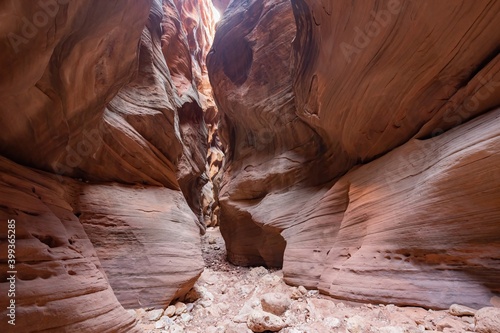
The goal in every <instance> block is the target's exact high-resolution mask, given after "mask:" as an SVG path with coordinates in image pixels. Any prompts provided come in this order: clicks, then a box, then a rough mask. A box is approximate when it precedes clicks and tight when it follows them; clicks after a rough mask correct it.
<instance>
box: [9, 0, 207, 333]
mask: <svg viewBox="0 0 500 333" xmlns="http://www.w3.org/2000/svg"><path fill="white" fill-rule="evenodd" d="M209 4H210V3H209V2H208V1H172V0H165V1H159V0H141V1H128V0H120V1H106V2H101V1H86V2H81V3H80V2H72V1H71V2H68V1H56V0H54V1H51V0H46V1H40V2H36V3H34V2H32V1H16V2H8V3H5V4H3V5H2V8H1V11H2V13H1V15H2V18H3V19H2V22H1V23H0V43H1V47H2V52H0V64H1V65H2V66H1V69H0V74H1V75H0V98H1V99H2V104H1V106H0V116H1V119H2V121H1V124H0V131H1V133H2V135H1V137H0V154H1V155H2V156H4V157H2V163H7V164H8V165H13V167H11V168H10V169H5V170H4V169H2V173H1V179H2V184H4V185H2V186H4V188H5V189H4V190H3V194H2V195H1V197H0V200H2V204H1V207H0V208H1V209H0V211H1V214H2V219H4V217H5V219H7V218H11V217H12V218H17V217H18V216H20V217H19V218H20V223H19V228H20V230H19V232H20V239H19V251H20V252H19V258H20V262H30V264H19V267H18V272H19V278H20V279H21V278H22V281H21V282H20V285H19V289H20V290H21V289H22V293H21V295H20V296H19V301H20V304H19V305H20V307H21V308H22V309H20V310H19V312H18V316H19V318H20V319H19V321H21V322H22V323H20V325H19V326H20V327H21V328H23V327H25V328H26V331H28V330H30V331H38V330H43V329H58V330H59V331H79V332H80V331H81V332H95V331H99V332H130V331H134V325H135V320H134V318H133V317H131V316H130V314H129V313H128V312H126V311H124V309H123V307H122V305H123V306H125V307H139V306H151V307H163V306H166V305H168V303H169V302H171V301H172V300H173V299H175V298H178V297H180V296H182V295H183V294H184V293H186V292H187V291H188V290H189V289H190V288H191V287H192V285H193V284H194V282H195V280H196V278H197V277H198V276H199V274H200V273H201V272H202V270H203V261H202V257H201V248H200V244H199V234H200V232H204V229H205V225H204V223H203V220H202V206H201V195H200V192H201V188H202V187H203V186H204V185H205V183H206V182H207V179H208V177H207V176H206V173H207V166H206V154H207V150H208V147H207V144H208V129H207V127H206V124H205V117H206V114H207V113H208V114H209V115H210V116H209V117H208V118H210V119H211V121H212V122H214V121H215V120H214V119H216V109H215V106H214V102H213V101H212V100H211V96H210V90H209V89H210V86H209V84H208V81H207V72H206V66H205V63H204V58H205V55H206V53H207V52H208V49H209V44H210V42H211V35H212V34H213V29H214V27H213V25H214V22H213V21H212V20H213V19H212V17H211V16H210V13H211V12H210V11H209ZM7 158H8V159H7ZM9 160H10V161H9ZM16 163H17V164H16ZM2 165H3V164H2ZM21 165H24V166H28V167H30V168H33V169H32V170H30V171H29V172H30V173H31V174H30V177H25V176H24V175H21V176H19V175H16V176H12V174H15V172H16V171H17V169H19V170H29V169H27V168H25V167H23V166H21ZM41 170H43V171H45V172H47V175H45V174H43V172H42V171H41ZM22 172H25V171H22ZM26 172H28V171H26ZM13 177H14V178H13ZM69 177H71V178H69ZM39 178H40V179H43V181H42V180H40V179H39ZM45 178H47V179H50V181H49V180H45ZM13 179H14V180H13ZM76 180H79V181H76ZM32 185H33V186H32ZM9 186H10V187H12V188H13V189H12V191H14V192H15V193H14V192H13V194H12V195H13V196H12V197H9V196H10V194H11V192H9V191H10V190H9ZM38 187H41V188H42V189H41V190H40V191H43V193H42V194H41V195H38V194H36V193H35V192H37V193H38V191H39V189H38ZM16 191H17V192H16ZM18 192H19V193H18ZM67 192H68V193H67ZM30 197H33V198H35V199H36V198H37V197H38V199H36V200H35V199H33V198H31V199H29V198H30ZM28 199H29V200H28ZM22 200H28V201H26V202H23V201H22ZM37 200H38V201H37ZM18 201H21V202H18ZM53 206H54V207H53ZM38 210H40V211H43V214H40V215H36V214H38ZM26 212H28V213H26ZM30 212H34V213H33V215H30V214H29V213H30ZM35 213H36V214H35ZM26 214H27V215H28V216H25V215H26ZM82 223H83V227H82ZM68 230H70V231H68ZM42 231H43V232H42ZM3 234H4V230H2V235H3ZM35 234H36V235H39V236H40V237H39V240H37V236H36V235H35ZM73 234H74V235H75V237H76V238H77V241H76V242H77V243H78V242H80V243H82V244H83V245H78V246H76V245H74V244H73V243H72V242H73V240H72V238H71V237H72V236H73ZM25 238H26V239H28V240H29V242H26V241H25ZM25 243H26V244H27V245H26V246H25ZM38 243H40V244H38ZM4 244H5V243H4V242H3V241H2V247H3V246H4ZM37 244H38V245H37ZM44 244H46V246H45V245H44ZM75 244H76V243H75ZM45 247H47V249H46V248H45ZM77 247H78V248H81V250H78V249H77ZM51 252H54V253H55V254H50V253H51ZM73 252H74V253H73ZM6 253H7V252H6V251H2V256H3V255H4V254H6ZM41 255H42V259H43V260H45V261H43V262H41V263H38V261H42V259H39V256H41ZM47 256H48V257H47ZM44 258H45V259H44ZM66 262H68V264H66ZM74 262H75V263H74ZM31 263H33V264H31ZM30 265H34V266H37V268H36V269H34V268H32V267H31V266H30ZM65 265H67V266H68V267H69V268H67V269H66V270H65V268H64V267H65ZM73 266H75V267H76V268H75V269H73V268H72V267H73ZM5 271H6V270H3V272H5ZM2 274H3V273H2ZM26 276H27V277H26ZM25 277H26V278H25ZM1 282H2V284H1V285H2V290H3V288H4V287H5V286H7V284H6V283H5V279H2V281H1ZM115 294H116V296H115ZM2 295H3V296H2V302H3V300H4V299H5V295H6V294H5V293H3V292H2ZM120 303H121V304H120ZM2 304H3V303H2ZM2 309H5V307H2ZM2 311H3V312H2V314H3V313H4V312H5V310H2ZM55 314H57V318H56V317H55ZM21 318H22V319H21ZM27 318H29V320H27ZM32 321H35V322H36V323H35V324H33V323H32ZM4 323H5V321H2V325H3V324H4ZM23 325H24V326H23ZM2 327H3V326H2ZM28 327H29V329H28ZM16 328H17V327H16Z"/></svg>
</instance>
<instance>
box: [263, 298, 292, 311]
mask: <svg viewBox="0 0 500 333" xmlns="http://www.w3.org/2000/svg"><path fill="white" fill-rule="evenodd" d="M260 303H261V305H262V310H264V311H266V312H270V313H272V314H275V315H277V316H281V315H282V314H283V313H285V311H286V310H288V308H289V307H290V304H291V301H290V299H289V298H288V296H287V295H285V294H283V293H267V294H264V295H262V296H261V298H260Z"/></svg>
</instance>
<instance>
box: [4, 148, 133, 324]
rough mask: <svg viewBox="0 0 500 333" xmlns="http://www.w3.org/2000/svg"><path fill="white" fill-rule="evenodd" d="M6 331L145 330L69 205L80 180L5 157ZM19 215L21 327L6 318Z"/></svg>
mask: <svg viewBox="0 0 500 333" xmlns="http://www.w3.org/2000/svg"><path fill="white" fill-rule="evenodd" d="M0 171H1V173H0V219H1V220H2V223H1V230H0V232H1V235H2V242H1V246H0V249H1V252H0V253H1V254H0V258H1V259H0V269H1V277H2V278H1V283H0V286H1V289H0V290H1V292H2V296H1V298H0V304H1V306H2V320H1V321H0V329H1V331H2V332H14V331H16V332H39V331H44V332H45V331H51V332H96V331H99V332H139V331H138V330H136V329H135V328H134V327H135V319H134V317H133V316H132V315H130V314H129V313H128V312H127V311H125V309H124V308H123V307H122V306H121V305H120V303H119V302H118V301H117V299H116V297H115V295H114V293H113V290H112V289H111V287H110V285H109V282H108V279H107V278H106V273H105V272H104V270H103V268H102V266H101V261H100V260H99V258H98V256H97V254H96V251H95V249H94V247H93V245H92V243H91V241H90V239H89V237H88V236H87V234H86V233H85V231H84V229H83V227H82V224H81V223H80V221H79V220H78V217H77V216H75V214H74V209H73V207H72V206H71V204H72V203H74V202H75V201H76V200H77V198H78V192H77V190H76V189H77V188H78V186H79V183H78V182H75V181H74V180H72V179H70V178H67V177H56V176H54V175H52V174H48V173H44V172H40V171H36V170H32V169H28V168H26V167H23V166H21V165H18V164H16V163H13V162H12V161H9V160H7V159H6V158H4V157H0ZM12 219H13V220H15V232H16V242H15V245H16V248H15V249H16V253H15V256H16V263H15V270H16V271H17V274H16V284H15V301H16V303H15V305H16V311H15V312H16V321H15V326H11V325H9V324H8V323H7V320H6V318H7V311H6V310H5V309H6V308H7V305H8V304H9V299H8V298H7V290H8V289H9V287H10V285H8V284H7V283H6V282H5V281H6V279H7V277H9V275H10V274H7V271H11V269H9V267H8V266H7V241H6V240H7V236H6V235H7V220H12Z"/></svg>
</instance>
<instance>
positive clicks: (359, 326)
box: [346, 315, 366, 333]
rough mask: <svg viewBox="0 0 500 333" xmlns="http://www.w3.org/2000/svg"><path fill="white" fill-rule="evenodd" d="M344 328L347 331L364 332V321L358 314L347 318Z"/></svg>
mask: <svg viewBox="0 0 500 333" xmlns="http://www.w3.org/2000/svg"><path fill="white" fill-rule="evenodd" d="M346 328H347V331H348V332H349V333H365V331H366V323H365V319H364V318H363V317H360V316H358V315H355V316H352V317H351V318H348V319H347V322H346Z"/></svg>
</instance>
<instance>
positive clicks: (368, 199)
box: [208, 0, 500, 308]
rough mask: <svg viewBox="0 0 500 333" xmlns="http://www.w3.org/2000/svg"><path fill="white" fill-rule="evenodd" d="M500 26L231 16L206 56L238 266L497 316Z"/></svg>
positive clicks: (455, 7)
mask: <svg viewBox="0 0 500 333" xmlns="http://www.w3.org/2000/svg"><path fill="white" fill-rule="evenodd" d="M292 14H293V16H294V17H295V19H294V18H293V16H292ZM498 19H500V5H499V4H498V3H495V2H489V1H478V2H474V3H472V2H467V1H450V2H446V3H436V2H432V1H406V2H399V1H394V0H392V1H376V0H373V1H369V2H368V3H367V2H363V3H354V2H352V1H334V2H330V1H315V0H309V1H308V0H293V1H291V4H290V3H289V2H286V1H270V2H266V3H265V4H263V3H262V2H261V1H249V2H245V3H243V4H242V3H239V4H236V2H232V3H231V4H229V6H228V8H227V9H226V11H225V15H224V18H223V21H222V22H220V23H219V27H218V30H217V33H216V36H215V39H214V45H213V47H212V51H211V52H210V53H209V56H208V67H209V74H210V79H211V82H212V85H213V88H214V93H215V98H216V100H217V103H218V106H219V110H220V111H221V118H222V120H223V126H222V133H221V136H222V138H223V140H224V141H225V142H226V144H228V146H229V150H228V152H227V156H228V158H227V161H226V167H225V174H224V179H223V182H222V187H221V191H220V198H219V199H220V204H221V221H220V223H221V232H222V234H223V236H224V238H225V241H226V244H227V246H228V257H229V259H230V260H231V261H232V262H234V263H238V264H244V265H254V264H267V265H281V264H282V263H283V269H284V274H285V278H286V279H287V281H289V282H292V283H294V284H304V285H306V286H309V287H317V288H319V289H320V290H321V291H322V292H325V293H327V294H330V295H333V296H336V297H339V298H345V299H350V300H359V301H372V302H387V303H390V302H392V303H397V304H402V305H406V304H411V305H422V306H428V307H436V308H441V307H442V308H444V307H448V306H449V305H450V304H451V303H453V302H457V303H462V304H468V305H471V306H474V307H477V306H483V305H488V304H489V303H490V298H491V297H493V296H494V295H498V294H500V284H499V282H498V279H497V278H495V276H498V273H499V271H500V264H499V260H500V256H499V253H500V243H499V242H498V239H500V227H499V225H498V221H499V219H500V192H499V188H500V186H499V181H500V180H499V177H500V176H499V174H498V167H497V164H498V158H497V157H496V156H497V155H498V136H499V133H498V128H499V126H500V123H499V118H498V112H499V111H490V110H492V109H494V108H495V107H498V106H499V105H500V93H499V89H500V57H499V56H498V45H500V32H499V31H498V29H496V27H495V25H494V23H493V22H495V21H497V20H498ZM295 31H296V33H295ZM271 40H272V41H273V42H272V43H271V42H269V41H271ZM292 43H293V44H292ZM230 46H231V47H230ZM484 113H487V114H486V115H484V117H483V118H478V119H477V120H474V121H473V122H472V121H470V119H473V118H474V117H477V116H478V115H480V114H484ZM463 123H465V124H464V125H462V126H460V127H457V126H458V125H460V124H463ZM455 127H456V128H455ZM451 128H454V129H453V130H450V131H449V132H445V133H444V134H442V135H440V134H441V133H443V132H444V131H447V130H449V129H451ZM397 147H399V148H397ZM395 148H397V149H395ZM346 172H347V174H346ZM344 174H345V175H344Z"/></svg>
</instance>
